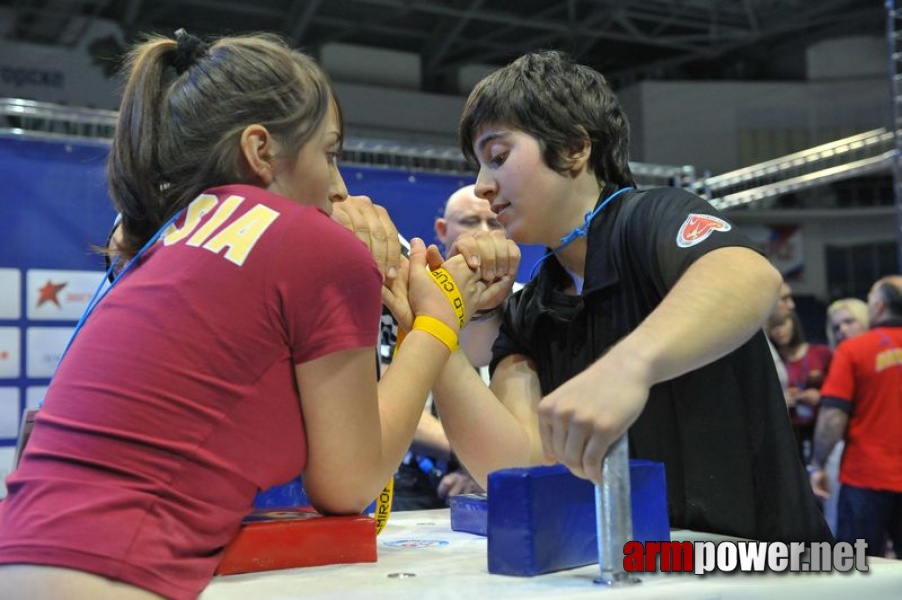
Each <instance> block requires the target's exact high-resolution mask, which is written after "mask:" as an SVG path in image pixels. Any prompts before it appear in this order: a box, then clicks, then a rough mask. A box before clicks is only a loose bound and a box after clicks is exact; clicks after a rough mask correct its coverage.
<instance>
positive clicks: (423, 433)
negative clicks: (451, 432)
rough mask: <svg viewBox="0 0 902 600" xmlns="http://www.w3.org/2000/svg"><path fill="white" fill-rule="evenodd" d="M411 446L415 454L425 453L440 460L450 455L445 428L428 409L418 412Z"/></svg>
mask: <svg viewBox="0 0 902 600" xmlns="http://www.w3.org/2000/svg"><path fill="white" fill-rule="evenodd" d="M411 448H412V449H413V451H414V452H416V453H417V454H426V455H429V456H434V457H436V458H439V459H442V460H448V458H450V456H451V443H450V442H449V441H448V436H447V435H446V434H445V429H444V428H443V427H442V423H441V421H439V420H438V419H437V418H435V416H434V415H433V414H432V413H431V412H429V410H425V409H424V410H423V412H422V413H421V414H420V420H419V422H418V423H417V429H416V431H415V432H414V434H413V442H412V444H411Z"/></svg>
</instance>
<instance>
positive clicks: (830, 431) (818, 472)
mask: <svg viewBox="0 0 902 600" xmlns="http://www.w3.org/2000/svg"><path fill="white" fill-rule="evenodd" d="M848 424H849V415H848V414H847V413H846V412H845V411H844V410H842V409H840V408H836V407H835V406H823V407H821V410H820V412H818V415H817V425H815V428H814V457H813V458H812V459H811V466H812V467H813V468H814V471H813V472H812V473H811V487H812V489H813V490H814V493H815V495H817V496H820V497H821V498H824V499H827V498H829V497H830V494H831V490H830V482H829V480H828V478H827V474H826V473H825V472H824V465H825V464H826V463H827V458H828V457H829V456H830V453H831V452H832V451H833V447H834V446H836V444H837V443H838V442H839V440H841V439H842V438H843V436H844V435H845V433H846V427H847V426H848Z"/></svg>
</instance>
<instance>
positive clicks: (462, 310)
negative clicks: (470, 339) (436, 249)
mask: <svg viewBox="0 0 902 600" xmlns="http://www.w3.org/2000/svg"><path fill="white" fill-rule="evenodd" d="M432 278H433V279H434V280H435V283H436V284H437V285H438V287H439V289H441V290H442V291H443V292H445V298H447V299H448V302H450V303H451V308H453V309H454V314H455V315H456V316H457V326H458V327H463V326H464V323H465V322H466V320H467V307H466V306H464V299H463V296H461V295H460V289H459V288H458V287H457V282H455V281H454V278H453V277H451V273H449V272H448V271H446V270H445V269H443V268H441V267H439V268H438V269H436V270H435V271H432Z"/></svg>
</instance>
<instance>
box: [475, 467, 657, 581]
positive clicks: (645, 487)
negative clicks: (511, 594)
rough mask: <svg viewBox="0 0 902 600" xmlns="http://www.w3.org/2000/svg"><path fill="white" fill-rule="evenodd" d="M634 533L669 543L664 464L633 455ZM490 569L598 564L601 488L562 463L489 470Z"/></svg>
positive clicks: (512, 571) (536, 570)
mask: <svg viewBox="0 0 902 600" xmlns="http://www.w3.org/2000/svg"><path fill="white" fill-rule="evenodd" d="M630 491H631V494H630V501H631V505H632V512H633V537H632V539H633V540H635V541H639V542H646V541H669V540H670V519H669V517H668V515H667V484H666V482H665V480H664V464H663V463H658V462H653V461H648V460H631V461H630ZM488 505H489V511H488V517H489V518H488V527H487V530H488V561H489V567H488V568H489V573H495V574H499V575H517V576H521V577H531V576H534V575H541V574H542V573H551V572H553V571H560V570H562V569H572V568H575V567H580V566H583V565H588V564H591V563H597V562H598V542H597V537H598V536H597V531H596V526H595V486H594V485H593V484H592V482H590V481H587V480H585V479H580V478H578V477H576V476H575V475H573V474H572V473H570V471H568V470H567V468H566V467H564V466H563V465H554V466H550V467H544V466H542V467H528V468H521V469H502V470H500V471H495V472H493V473H490V474H489V485H488Z"/></svg>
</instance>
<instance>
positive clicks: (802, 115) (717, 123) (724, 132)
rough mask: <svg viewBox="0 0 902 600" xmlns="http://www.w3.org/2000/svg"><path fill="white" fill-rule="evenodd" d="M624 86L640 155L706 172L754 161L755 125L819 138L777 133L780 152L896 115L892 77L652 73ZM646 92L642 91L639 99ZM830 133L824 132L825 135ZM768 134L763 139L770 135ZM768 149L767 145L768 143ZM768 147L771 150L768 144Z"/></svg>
mask: <svg viewBox="0 0 902 600" xmlns="http://www.w3.org/2000/svg"><path fill="white" fill-rule="evenodd" d="M635 87H636V88H638V89H637V90H634V89H629V90H624V91H623V92H621V93H620V96H621V97H622V98H629V99H630V102H629V109H628V110H627V113H628V114H629V116H630V119H631V120H632V121H633V123H634V130H635V131H637V132H638V134H639V136H641V137H639V138H638V139H637V140H636V147H637V148H638V149H640V151H641V156H637V157H635V158H636V159H637V160H641V161H643V162H649V163H660V164H672V165H676V164H691V165H694V166H695V167H696V168H697V169H698V171H699V172H700V173H701V172H703V171H705V170H706V169H707V170H709V171H710V172H711V173H714V174H717V173H723V172H725V171H730V170H733V169H737V168H740V167H743V166H748V165H749V164H751V163H752V162H753V161H748V162H746V161H744V160H742V155H743V154H745V155H748V150H743V147H742V144H743V143H745V142H747V141H748V137H749V136H750V135H752V134H753V132H756V131H760V132H786V133H787V134H788V135H791V133H792V131H793V130H796V131H797V132H798V134H799V138H798V139H806V140H810V141H811V143H810V144H807V145H803V146H802V147H799V148H788V149H785V148H783V147H781V146H780V143H779V142H780V139H779V138H774V140H773V142H772V145H771V147H772V149H773V152H772V153H770V156H763V155H762V156H758V157H757V160H759V161H760V160H765V159H767V158H776V157H777V156H780V155H782V154H787V153H789V152H792V151H794V150H800V149H802V148H804V147H810V146H813V145H816V144H817V143H821V142H823V141H827V140H829V139H839V138H841V137H844V136H845V135H851V134H852V133H855V132H860V131H866V130H867V129H871V128H876V127H881V126H883V125H885V124H887V123H888V122H889V116H890V105H889V83H888V82H887V81H885V80H884V79H883V78H867V79H858V80H853V81H848V80H846V81H818V82H739V81H724V82H720V81H718V82H713V81H712V82H687V81H673V82H670V81H646V82H642V83H640V84H638V85H637V86H635ZM636 97H638V99H635V98H636ZM825 135H826V136H827V137H826V138H823V136H825ZM766 141H767V139H766V138H765V139H764V140H763V141H762V143H763V142H766ZM764 150H766V148H765V149H764ZM762 154H766V152H764V151H762Z"/></svg>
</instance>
